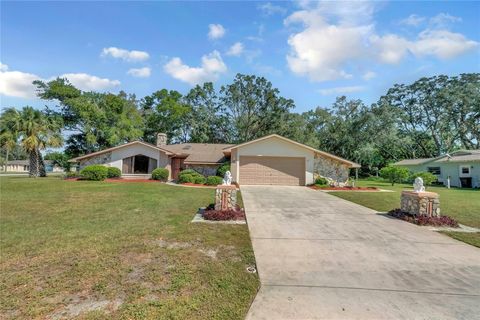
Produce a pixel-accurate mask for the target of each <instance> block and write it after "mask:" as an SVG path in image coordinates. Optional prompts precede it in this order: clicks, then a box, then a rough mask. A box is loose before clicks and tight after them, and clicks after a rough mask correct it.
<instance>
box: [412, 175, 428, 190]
mask: <svg viewBox="0 0 480 320" xmlns="http://www.w3.org/2000/svg"><path fill="white" fill-rule="evenodd" d="M413 191H415V192H424V191H425V187H424V186H423V179H422V178H420V177H416V178H415V182H414V183H413Z"/></svg>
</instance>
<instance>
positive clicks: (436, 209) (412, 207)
mask: <svg viewBox="0 0 480 320" xmlns="http://www.w3.org/2000/svg"><path fill="white" fill-rule="evenodd" d="M400 206H401V210H402V211H404V212H408V213H410V214H413V215H416V216H429V217H439V216H440V199H439V196H438V193H435V192H426V191H423V192H415V191H402V197H401V200H400Z"/></svg>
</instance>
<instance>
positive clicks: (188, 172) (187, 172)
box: [178, 169, 203, 182]
mask: <svg viewBox="0 0 480 320" xmlns="http://www.w3.org/2000/svg"><path fill="white" fill-rule="evenodd" d="M184 175H189V176H192V177H203V175H202V174H200V173H198V172H197V171H195V170H193V169H185V170H182V171H180V173H179V174H178V181H179V182H180V180H182V177H183V176H184ZM192 182H193V181H192Z"/></svg>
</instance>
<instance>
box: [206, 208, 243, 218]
mask: <svg viewBox="0 0 480 320" xmlns="http://www.w3.org/2000/svg"><path fill="white" fill-rule="evenodd" d="M203 218H204V219H205V220H211V221H236V220H245V211H244V210H243V209H242V208H240V207H239V206H237V207H236V208H234V209H228V210H215V209H214V208H213V206H212V205H209V206H208V207H207V208H206V209H205V211H204V212H203Z"/></svg>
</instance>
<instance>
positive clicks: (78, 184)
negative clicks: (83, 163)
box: [0, 177, 259, 319]
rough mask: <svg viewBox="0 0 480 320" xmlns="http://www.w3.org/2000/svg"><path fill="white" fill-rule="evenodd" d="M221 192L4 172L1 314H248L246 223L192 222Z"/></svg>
mask: <svg viewBox="0 0 480 320" xmlns="http://www.w3.org/2000/svg"><path fill="white" fill-rule="evenodd" d="M214 192H215V190H212V189H202V188H182V187H175V186H168V185H164V184H160V183H133V182H131V183H119V182H88V181H64V180H61V179H60V178H58V177H51V178H39V179H29V178H24V177H2V178H0V196H1V199H0V200H1V202H0V205H1V207H0V209H1V215H0V232H1V242H0V252H1V261H0V291H1V293H2V294H1V296H0V314H2V318H6V319H10V318H11V319H19V318H21V319H44V318H52V319H61V318H69V319H70V318H79V319H242V318H244V316H245V314H246V312H247V310H248V307H249V305H250V303H251V301H252V300H253V298H254V296H255V294H256V291H257V289H258V287H259V281H258V277H257V275H256V274H250V273H247V272H246V270H245V268H246V266H247V265H250V264H254V255H253V251H252V247H251V243H250V238H249V235H248V229H247V226H246V225H211V224H191V223H190V221H191V219H192V218H193V215H194V213H195V211H196V209H197V208H198V207H200V206H205V205H207V204H209V203H211V202H212V201H213V199H214Z"/></svg>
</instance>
